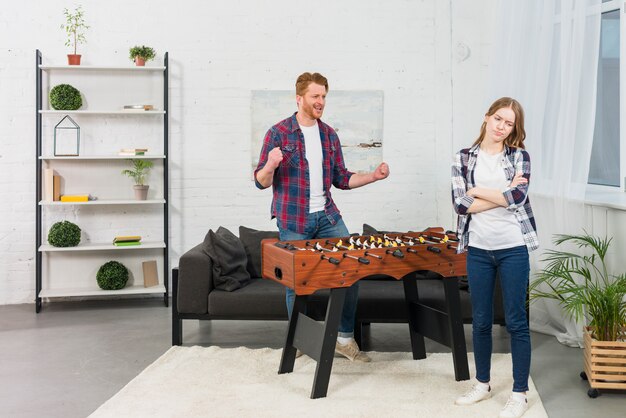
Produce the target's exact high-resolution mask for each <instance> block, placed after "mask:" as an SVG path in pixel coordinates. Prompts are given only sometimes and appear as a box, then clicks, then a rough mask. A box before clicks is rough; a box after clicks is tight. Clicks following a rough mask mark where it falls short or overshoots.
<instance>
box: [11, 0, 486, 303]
mask: <svg viewBox="0 0 626 418" xmlns="http://www.w3.org/2000/svg"><path fill="white" fill-rule="evenodd" d="M468 3H469V2H463V1H460V0H459V1H452V2H441V1H437V0H423V1H413V0H390V1H385V2H382V1H381V2H379V1H363V0H345V1H330V0H322V1H318V2H315V3H314V7H312V6H311V5H312V3H310V2H299V1H294V0H280V1H272V2H259V1H254V0H233V1H229V2H206V1H184V2H176V3H173V2H171V1H166V0H151V1H147V0H137V1H133V2H127V1H120V0H113V1H107V2H102V1H96V0H91V1H83V2H82V5H83V9H84V11H85V18H86V21H87V23H88V24H89V25H90V26H91V29H90V30H89V31H88V33H87V40H88V43H87V44H86V45H81V46H80V48H79V53H82V54H83V63H84V64H94V65H123V64H128V63H129V60H128V58H127V51H128V48H129V47H130V46H132V45H135V44H146V45H150V46H153V47H154V48H156V49H157V52H158V53H159V56H158V57H157V60H159V61H161V60H162V55H161V54H162V52H164V51H169V53H170V65H171V67H170V68H171V70H170V156H171V159H170V172H171V177H170V179H171V181H170V187H171V189H170V196H171V201H170V214H171V222H170V228H171V229H170V244H171V248H170V256H171V266H176V265H177V263H178V258H179V257H180V255H181V254H182V253H184V251H186V250H187V249H189V248H190V247H192V246H194V245H195V244H196V243H198V242H200V241H201V240H202V238H203V237H204V235H205V233H206V231H207V230H208V229H209V228H214V229H215V228H217V227H218V226H220V225H223V226H225V227H227V228H229V229H231V230H233V231H234V232H236V230H237V227H238V225H240V224H244V225H246V226H249V227H253V228H257V229H275V224H274V223H273V222H271V221H270V219H269V205H270V200H271V192H270V191H269V190H266V191H259V190H257V189H256V188H255V187H254V184H253V182H252V181H251V180H250V176H249V158H250V152H251V150H250V139H249V137H250V120H251V115H250V91H251V90H261V89H273V90H285V89H291V88H292V87H293V85H294V82H295V78H296V77H297V75H298V74H300V73H301V72H303V71H309V70H310V71H319V72H321V73H323V74H325V75H326V76H327V77H328V78H329V82H330V86H331V91H330V94H329V96H328V106H331V107H332V105H333V103H332V91H333V89H337V90H350V89H355V90H356V89H361V90H362V89H372V90H383V91H384V103H385V108H384V149H383V157H384V160H385V161H387V162H388V163H389V165H390V167H391V176H390V177H389V179H387V180H386V181H385V182H381V183H377V184H374V185H370V186H368V187H365V188H362V189H358V190H354V191H349V192H345V191H335V192H334V193H333V195H334V197H335V199H336V201H337V203H338V205H339V207H340V209H341V210H342V213H343V215H344V217H345V220H346V223H347V225H348V227H349V229H350V230H352V231H360V230H361V224H362V223H363V222H367V223H370V224H371V225H373V226H375V227H379V228H381V229H398V230H408V229H419V228H424V227H427V226H433V225H442V226H444V227H447V228H452V227H453V224H452V222H453V219H452V216H451V211H450V204H449V193H448V189H449V163H450V160H451V153H452V152H453V150H454V149H455V148H457V145H456V143H454V142H453V139H452V135H453V132H454V133H456V132H457V131H459V132H463V133H464V134H463V138H462V139H459V140H457V141H460V142H459V143H460V144H466V143H468V142H469V141H471V139H470V138H471V137H472V136H473V135H474V131H475V130H476V129H477V126H476V123H473V122H475V121H467V122H466V121H465V119H464V118H465V117H466V116H467V115H468V113H467V110H468V109H467V105H468V104H469V105H472V106H473V105H474V104H475V103H476V100H477V99H476V98H475V93H476V92H477V91H480V86H479V85H478V84H476V80H479V81H480V80H481V79H483V78H484V76H482V75H481V74H482V73H481V71H482V69H481V66H484V62H482V61H480V57H481V51H484V50H485V49H486V46H488V43H489V40H488V39H485V35H484V34H485V33H489V28H490V27H491V26H490V25H491V23H490V22H489V12H485V10H489V7H476V8H472V7H469V6H468V5H467V4H468ZM472 3H473V2H472ZM491 3H492V1H491V0H490V1H485V2H483V6H485V5H486V6H489V5H490V4H491ZM64 7H70V8H73V7H74V5H73V4H72V3H71V2H67V1H57V0H50V1H47V2H39V1H35V0H24V1H22V2H7V4H3V7H2V13H1V14H0V92H1V93H2V100H0V127H1V128H0V135H1V143H2V147H1V149H0V170H1V171H0V173H1V175H0V194H1V195H2V196H3V198H4V199H3V200H4V202H3V204H2V205H1V206H0V304H8V303H26V302H32V301H33V300H34V297H35V292H34V252H35V248H34V247H35V243H34V222H35V221H34V219H35V209H34V205H35V197H34V188H35V178H34V176H35V166H34V162H35V156H34V154H35V152H34V146H35V145H34V142H35V141H34V137H35V120H34V119H35V118H34V115H35V113H34V112H35V111H34V109H35V89H34V79H35V72H34V61H35V57H34V55H35V53H34V51H35V49H40V50H41V51H42V53H43V55H44V60H45V61H46V62H47V63H51V64H63V63H64V61H65V54H66V53H67V48H66V47H65V46H64V45H63V44H64V34H63V32H62V31H61V29H60V28H59V25H60V24H61V23H62V22H63V15H62V10H63V8H64ZM457 23H458V24H459V26H456V24H457ZM451 25H452V27H451ZM460 40H463V41H464V42H466V43H469V44H470V47H471V48H472V52H473V54H472V56H471V57H470V58H469V59H468V60H466V61H464V62H462V63H460V62H458V61H457V60H456V59H455V55H454V53H455V50H454V48H455V45H456V43H457V42H458V41H460ZM455 77H458V78H459V79H461V80H462V82H463V83H464V84H465V83H467V84H468V85H471V87H470V88H469V89H466V86H456V85H455V84H454V79H455ZM453 97H454V106H453ZM480 104H481V105H482V104H483V102H480ZM470 110H472V111H476V112H478V114H479V115H480V114H481V113H482V112H483V111H484V109H470ZM476 112H474V113H476ZM285 116H287V115H285ZM456 116H459V120H461V121H462V122H461V125H459V123H457V122H455V117H456ZM455 123H456V124H455ZM465 125H468V126H465ZM468 129H469V130H468ZM105 132H107V131H105ZM465 132H469V133H470V134H469V137H467V135H465ZM85 140H87V139H85ZM105 210H106V209H105ZM114 211H116V209H109V210H108V212H107V214H111V215H113V216H122V215H121V214H120V215H118V214H117V213H116V212H114ZM87 222H88V224H87V225H84V226H85V228H86V229H90V227H91V228H92V231H91V234H95V235H98V234H100V233H101V231H102V227H103V226H106V225H99V227H100V229H98V226H97V225H96V222H97V221H87ZM89 222H92V223H89ZM81 226H83V225H81Z"/></svg>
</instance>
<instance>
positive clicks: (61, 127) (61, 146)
mask: <svg viewBox="0 0 626 418" xmlns="http://www.w3.org/2000/svg"><path fill="white" fill-rule="evenodd" d="M79 150H80V126H78V124H77V123H76V122H74V119H72V118H71V117H70V116H69V115H65V116H64V117H63V119H61V120H60V121H59V123H57V124H56V126H55V127H54V156H55V157H60V156H64V157H67V156H69V157H78V154H79Z"/></svg>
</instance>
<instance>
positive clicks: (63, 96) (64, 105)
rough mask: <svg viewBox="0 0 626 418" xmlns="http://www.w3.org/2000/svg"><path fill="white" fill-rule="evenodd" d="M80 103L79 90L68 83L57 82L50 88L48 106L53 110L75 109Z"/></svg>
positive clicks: (81, 100) (81, 101)
mask: <svg viewBox="0 0 626 418" xmlns="http://www.w3.org/2000/svg"><path fill="white" fill-rule="evenodd" d="M82 105H83V99H81V97H80V91H78V90H77V89H76V88H75V87H73V86H70V85H69V84H59V85H58V86H54V87H53V88H52V90H50V106H52V108H53V109H55V110H76V109H79V108H80V107H81V106H82Z"/></svg>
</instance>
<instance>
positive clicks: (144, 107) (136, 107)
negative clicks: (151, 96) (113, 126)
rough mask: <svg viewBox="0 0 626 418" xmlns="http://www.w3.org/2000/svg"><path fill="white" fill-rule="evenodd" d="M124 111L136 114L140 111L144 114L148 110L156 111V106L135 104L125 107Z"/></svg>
mask: <svg viewBox="0 0 626 418" xmlns="http://www.w3.org/2000/svg"><path fill="white" fill-rule="evenodd" d="M123 109H124V110H126V111H130V112H134V111H139V112H143V111H146V110H154V106H153V105H151V104H134V105H124V108H123Z"/></svg>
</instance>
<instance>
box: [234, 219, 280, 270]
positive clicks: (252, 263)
mask: <svg viewBox="0 0 626 418" xmlns="http://www.w3.org/2000/svg"><path fill="white" fill-rule="evenodd" d="M265 238H278V231H257V230H256V229H252V228H247V227H245V226H240V227H239V239H240V240H241V243H242V244H243V248H244V249H245V250H246V256H247V257H248V265H247V266H246V268H247V269H248V273H250V277H252V278H257V277H261V276H262V273H263V272H262V270H261V268H262V267H261V240H264V239H265Z"/></svg>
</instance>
